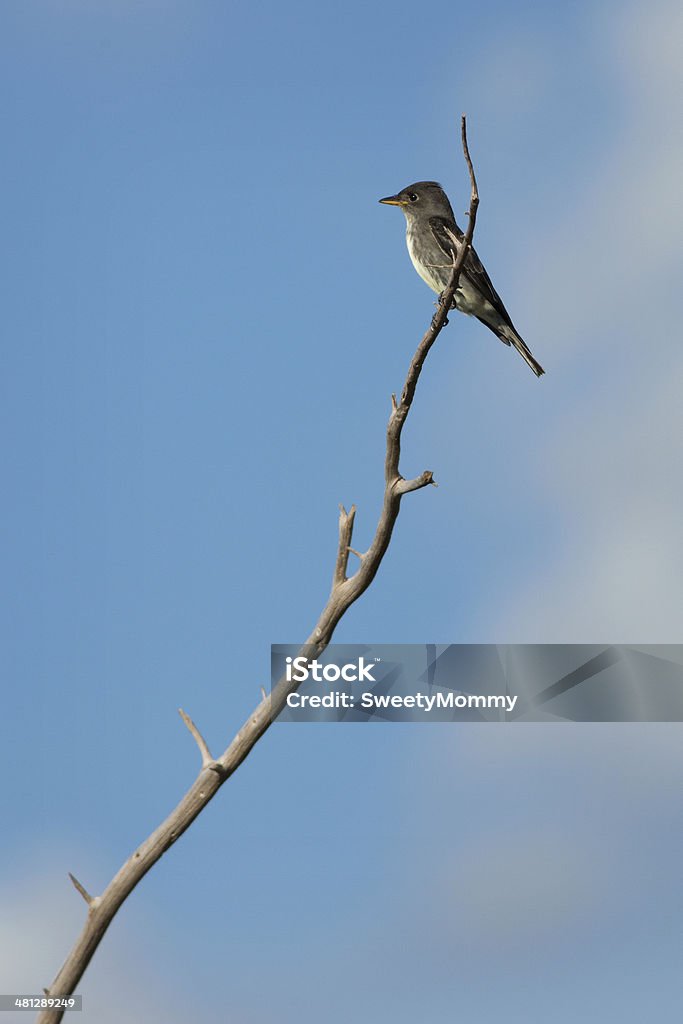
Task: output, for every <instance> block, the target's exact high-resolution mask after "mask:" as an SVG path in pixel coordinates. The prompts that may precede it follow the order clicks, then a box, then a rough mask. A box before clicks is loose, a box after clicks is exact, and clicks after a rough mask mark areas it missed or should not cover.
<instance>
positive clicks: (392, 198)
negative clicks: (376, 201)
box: [380, 196, 405, 206]
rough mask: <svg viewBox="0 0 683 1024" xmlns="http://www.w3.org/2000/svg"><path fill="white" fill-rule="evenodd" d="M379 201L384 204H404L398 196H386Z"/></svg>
mask: <svg viewBox="0 0 683 1024" xmlns="http://www.w3.org/2000/svg"><path fill="white" fill-rule="evenodd" d="M380 203H384V204H385V205H386V206H405V202H404V201H403V199H399V197H398V196H387V198H386V199H380Z"/></svg>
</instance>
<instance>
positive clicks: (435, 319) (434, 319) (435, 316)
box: [432, 308, 448, 327]
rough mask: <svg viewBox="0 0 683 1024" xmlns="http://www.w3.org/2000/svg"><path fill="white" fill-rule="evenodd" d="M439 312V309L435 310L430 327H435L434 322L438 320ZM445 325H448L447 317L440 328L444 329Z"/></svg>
mask: <svg viewBox="0 0 683 1024" xmlns="http://www.w3.org/2000/svg"><path fill="white" fill-rule="evenodd" d="M440 312H441V309H440V308H439V309H437V311H436V313H435V314H434V316H433V317H432V327H436V321H437V319H438V316H439V313H440ZM447 323H448V317H446V319H445V320H444V321H443V323H442V325H441V326H442V327H445V326H446V324H447Z"/></svg>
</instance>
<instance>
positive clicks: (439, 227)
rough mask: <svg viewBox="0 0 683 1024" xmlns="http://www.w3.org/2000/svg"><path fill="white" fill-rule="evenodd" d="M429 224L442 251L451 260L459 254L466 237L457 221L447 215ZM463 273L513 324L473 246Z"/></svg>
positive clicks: (431, 220) (431, 219) (433, 218)
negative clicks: (448, 218) (449, 218)
mask: <svg viewBox="0 0 683 1024" xmlns="http://www.w3.org/2000/svg"><path fill="white" fill-rule="evenodd" d="M429 226H430V227H431V229H432V234H433V235H434V238H435V239H436V241H437V242H438V243H439V246H440V248H441V251H442V252H443V253H444V254H445V255H446V256H447V257H448V259H449V260H452V259H453V256H454V255H455V256H457V255H458V253H459V252H460V247H461V245H462V243H463V241H464V238H465V235H464V233H463V232H462V231H461V230H460V228H459V227H458V225H457V224H456V223H455V221H452V220H447V219H446V217H430V218H429ZM461 274H464V275H465V276H466V277H467V278H468V280H469V281H470V282H471V283H472V284H473V285H474V287H475V288H476V289H477V291H478V292H479V293H480V295H482V296H483V297H484V298H485V299H486V300H487V302H490V303H491V305H492V306H493V308H494V309H495V310H497V311H498V312H499V313H500V315H501V316H502V317H504V319H505V320H508V321H509V322H510V325H511V326H512V320H511V319H510V314H509V313H508V311H507V309H506V308H505V306H504V305H503V300H502V299H501V297H500V295H499V294H498V292H497V291H496V289H495V288H494V287H493V285H492V284H491V278H490V277H489V275H488V274H487V273H486V269H485V267H484V264H483V263H482V262H481V260H480V259H479V257H478V256H477V254H476V252H475V250H474V248H473V247H471V248H470V251H469V254H468V256H467V259H466V260H465V266H464V267H463V268H462V271H461Z"/></svg>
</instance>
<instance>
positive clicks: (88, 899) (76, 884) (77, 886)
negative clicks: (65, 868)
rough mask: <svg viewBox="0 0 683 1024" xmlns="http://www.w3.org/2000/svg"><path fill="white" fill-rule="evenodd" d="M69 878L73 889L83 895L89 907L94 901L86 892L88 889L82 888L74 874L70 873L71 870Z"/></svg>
mask: <svg viewBox="0 0 683 1024" xmlns="http://www.w3.org/2000/svg"><path fill="white" fill-rule="evenodd" d="M69 878H70V879H71V881H72V883H73V887H74V889H75V890H76V891H77V892H79V893H80V894H81V896H82V897H83V899H84V900H85V902H86V903H87V904H88V906H89V907H91V906H92V905H93V903H94V900H93V897H92V896H91V895H90V893H89V892H88V890H87V889H84V888H83V886H82V885H81V883H80V882H79V881H78V879H77V878H76V876H75V875H72V874H71V872H69Z"/></svg>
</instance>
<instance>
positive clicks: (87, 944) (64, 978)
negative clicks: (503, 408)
mask: <svg viewBox="0 0 683 1024" xmlns="http://www.w3.org/2000/svg"><path fill="white" fill-rule="evenodd" d="M461 136H462V148H463V152H464V155H465V161H466V163H467V168H468V171H469V175H470V184H471V198H470V209H469V222H468V225H467V231H466V232H465V237H464V244H463V245H458V254H457V258H456V259H455V260H454V263H453V270H452V272H451V277H450V281H449V283H448V287H447V288H446V289H445V290H444V292H443V294H442V295H441V299H440V302H439V308H438V310H437V312H436V314H435V315H434V317H433V319H432V322H431V325H430V327H429V329H428V330H427V331H426V332H425V334H424V336H423V338H422V340H421V341H420V344H419V345H418V347H417V351H416V352H415V355H414V356H413V359H412V361H411V363H410V367H409V369H408V373H407V376H406V379H405V383H404V385H403V391H402V393H401V399H400V401H399V402H397V400H396V396H395V395H392V409H391V415H390V417H389V422H388V425H387V435H386V455H385V462H384V501H383V504H382V511H381V514H380V518H379V522H378V524H377V528H376V531H375V536H374V538H373V540H372V543H371V545H370V547H369V548H368V550H367V551H366V552H365V554H364V555H360V554H359V553H358V552H354V554H356V555H358V557H359V559H360V565H359V567H358V570H357V572H356V573H355V574H354V575H353V576H351V577H347V575H346V572H347V567H348V557H349V553H350V552H351V551H352V550H353V549H352V548H351V546H350V544H351V535H352V533H353V524H354V519H355V514H356V509H355V506H352V507H351V509H350V510H349V511H348V512H346V510H345V509H344V507H343V506H342V507H341V509H340V515H339V543H338V548H337V557H336V562H335V569H334V574H333V584H332V591H331V593H330V596H329V598H328V600H327V604H326V605H325V607H324V608H323V611H322V613H321V615H320V618H319V619H318V622H317V623H316V625H315V628H314V629H313V632H312V633H311V635H310V636H309V638H308V640H307V641H306V643H305V644H304V645H303V647H302V649H301V650H302V653H304V654H305V656H306V657H308V658H309V659H312V658H315V657H318V656H319V655H320V654H321V653H322V652H323V651H324V650H325V648H326V647H327V645H328V644H329V643H330V641H331V639H332V634H333V633H334V630H335V627H336V626H337V623H338V622H339V620H340V619H341V617H342V616H343V615H344V614H345V612H347V611H348V609H349V608H350V607H351V605H352V604H353V603H354V601H357V600H358V598H359V597H360V596H361V594H363V593H364V592H365V591H366V590H367V588H368V587H369V586H370V584H371V583H372V581H373V579H374V578H375V576H376V574H377V570H378V569H379V566H380V564H381V562H382V559H383V557H384V555H385V552H386V550H387V548H388V547H389V543H390V541H391V535H392V532H393V529H394V526H395V524H396V520H397V518H398V513H399V510H400V506H401V498H402V497H403V495H404V494H408V493H409V492H411V491H416V490H419V489H420V488H422V487H427V486H428V485H429V484H433V483H434V480H433V477H432V473H431V471H430V470H426V471H425V472H424V473H422V474H421V475H420V476H418V477H415V478H414V479H412V480H406V479H404V477H402V476H401V473H400V471H399V461H400V456H401V432H402V430H403V426H404V424H405V421H406V418H407V416H408V413H409V412H410V407H411V405H412V401H413V398H414V396H415V389H416V387H417V382H418V380H419V377H420V373H421V371H422V367H423V366H424V362H425V359H426V358H427V356H428V354H429V351H430V349H431V347H432V345H433V344H434V342H435V341H436V339H437V337H438V336H439V333H440V331H441V330H442V328H443V326H444V324H445V323H446V321H447V314H448V311H449V309H450V308H451V305H452V302H453V296H454V294H455V291H456V288H457V286H458V281H459V278H460V271H461V270H462V266H463V264H464V261H465V256H466V254H467V251H468V248H469V246H470V245H471V242H472V237H473V234H474V225H475V221H476V216H477V206H478V204H479V194H478V192H477V183H476V179H475V176H474V168H473V166H472V160H471V158H470V154H469V149H468V146H467V126H466V121H465V117H464V116H463V118H462V123H461ZM298 685H299V684H298V683H296V682H288V681H287V680H286V678H284V677H283V678H282V679H280V680H279V681H278V683H277V685H276V686H275V688H274V689H273V690H272V692H271V694H270V695H269V696H268V695H266V696H264V699H263V700H262V701H261V703H260V704H259V705H258V707H257V708H256V709H255V710H254V711H253V712H252V714H251V715H250V716H249V718H248V719H247V721H246V722H245V723H244V725H243V726H242V728H241V729H240V730H239V732H238V733H237V735H236V736H235V738H234V739H233V741H232V743H231V744H230V746H229V747H228V748H227V750H225V752H224V753H223V754H222V755H221V757H220V758H218V760H216V761H214V760H213V759H212V758H211V754H210V752H209V749H208V747H207V745H206V743H205V741H204V740H203V738H202V736H201V735H200V733H199V731H198V729H197V728H196V726H195V725H194V723H193V722H192V720H191V719H190V718H189V717H188V716H187V715H186V714H185V713H184V712H183V711H181V712H180V713H181V715H182V717H183V721H184V722H185V724H186V726H187V727H188V729H189V730H190V732H191V733H192V735H193V737H194V739H195V742H196V743H197V746H198V747H199V750H200V753H201V755H202V768H201V770H200V772H199V775H198V776H197V778H196V779H195V781H194V783H193V785H192V786H191V787H190V789H189V790H188V791H187V793H186V794H185V796H184V797H183V798H182V800H181V801H180V803H179V804H178V806H177V807H176V808H175V809H174V810H173V811H172V812H171V814H169V816H168V817H167V818H166V820H165V821H164V822H162V824H161V825H159V827H158V828H157V829H156V830H155V831H154V832H153V833H152V834H151V835H150V836H149V837H148V838H147V839H146V840H145V841H144V842H143V843H142V844H141V845H140V846H139V847H138V849H137V850H135V852H134V853H133V854H132V855H131V857H129V859H128V860H127V861H126V863H125V864H124V865H123V866H122V867H121V868H120V870H119V871H118V873H117V874H116V875H115V876H114V878H113V879H112V880H111V882H110V883H109V885H108V886H107V888H106V889H105V891H104V892H103V893H102V895H101V897H98V898H97V899H92V898H91V897H89V896H88V894H87V893H86V892H85V890H84V889H83V888H82V886H80V883H77V882H76V881H75V880H74V879H72V880H73V881H74V885H76V888H77V889H78V890H79V892H81V895H83V896H84V898H86V900H89V901H90V902H89V904H88V905H89V913H88V919H87V921H86V923H85V925H84V927H83V930H82V932H81V934H80V936H79V937H78V939H77V941H76V943H75V945H74V947H73V949H72V950H71V952H70V953H69V955H68V957H67V959H66V961H65V963H64V965H63V967H62V968H61V970H60V971H59V973H58V974H57V976H56V978H55V980H54V981H53V983H52V985H51V986H50V989H49V994H50V995H51V996H69V995H71V994H72V993H73V991H74V989H75V987H76V985H77V984H78V982H79V981H80V979H81V978H82V977H83V973H84V971H85V969H86V968H87V966H88V964H89V963H90V960H91V959H92V957H93V955H94V953H95V951H96V949H97V947H98V945H99V943H100V941H101V940H102V938H103V936H104V934H105V932H106V930H107V928H108V927H109V925H110V924H111V922H112V920H113V918H114V916H115V914H116V913H117V911H118V910H119V908H120V907H121V905H122V904H123V902H124V900H125V899H126V898H127V897H128V896H129V895H130V893H131V892H132V891H133V889H134V888H135V886H136V885H137V884H138V882H139V881H140V880H141V879H142V878H144V876H145V875H146V874H147V872H148V871H149V870H150V868H152V867H153V866H154V864H156V862H157V861H158V860H159V858H160V857H161V856H162V854H164V853H165V852H166V851H167V850H168V849H169V848H170V847H171V846H172V845H173V843H174V842H175V841H176V839H178V838H179V837H180V836H181V835H182V834H183V832H185V830H186V829H187V828H189V826H190V825H191V824H192V822H193V821H194V819H195V818H196V817H197V815H198V814H200V813H201V811H203V810H204V808H205V807H206V806H207V804H208V803H209V802H210V801H211V800H212V799H213V797H214V796H215V795H216V793H217V792H218V790H219V789H220V787H221V786H222V785H223V783H224V782H225V781H226V779H228V778H229V777H230V776H231V775H232V773H233V772H234V771H235V770H236V769H237V768H239V766H240V765H241V764H242V762H243V761H244V759H245V758H246V757H247V755H248V754H249V753H250V752H251V750H252V749H253V748H254V746H255V744H256V743H257V742H258V740H259V739H260V738H261V736H263V734H264V732H266V730H267V729H268V727H269V726H270V724H271V723H272V721H273V720H274V718H276V717H277V715H278V714H279V712H280V711H281V710H282V708H283V707H284V705H285V703H286V700H287V697H288V695H289V694H290V693H293V692H294V691H295V690H296V689H297V687H298ZM62 1016H63V1011H61V1010H44V1011H42V1012H41V1013H40V1014H39V1016H38V1018H37V1021H38V1024H57V1022H58V1021H61V1020H62Z"/></svg>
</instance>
